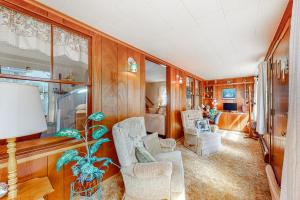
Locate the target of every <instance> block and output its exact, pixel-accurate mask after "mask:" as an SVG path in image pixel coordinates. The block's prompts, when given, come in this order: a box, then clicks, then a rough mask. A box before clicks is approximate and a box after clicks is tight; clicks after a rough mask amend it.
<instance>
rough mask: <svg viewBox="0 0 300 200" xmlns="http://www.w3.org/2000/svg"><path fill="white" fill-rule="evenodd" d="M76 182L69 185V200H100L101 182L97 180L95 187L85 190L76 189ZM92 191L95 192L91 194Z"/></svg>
mask: <svg viewBox="0 0 300 200" xmlns="http://www.w3.org/2000/svg"><path fill="white" fill-rule="evenodd" d="M76 183H77V182H72V183H71V194H70V200H101V199H102V198H101V197H102V193H101V192H102V191H101V185H100V183H101V181H100V180H98V181H97V184H96V185H95V186H92V187H90V188H87V189H78V188H76ZM93 191H95V192H94V193H93Z"/></svg>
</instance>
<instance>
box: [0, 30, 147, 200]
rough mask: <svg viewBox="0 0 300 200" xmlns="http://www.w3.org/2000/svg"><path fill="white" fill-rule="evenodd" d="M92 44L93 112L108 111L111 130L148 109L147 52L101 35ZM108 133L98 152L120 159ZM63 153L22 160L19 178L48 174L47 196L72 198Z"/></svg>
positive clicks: (2, 174)
mask: <svg viewBox="0 0 300 200" xmlns="http://www.w3.org/2000/svg"><path fill="white" fill-rule="evenodd" d="M92 45H93V48H92V49H93V50H92V52H93V55H92V63H93V68H92V74H93V81H92V87H93V100H92V102H93V112H97V111H102V112H103V113H104V114H105V115H106V119H105V120H103V121H102V122H101V124H104V125H106V126H107V127H108V129H109V130H111V129H112V126H113V125H114V124H115V123H117V122H119V121H121V120H123V119H125V118H128V117H135V116H143V115H144V111H145V108H144V106H145V103H144V99H145V69H144V67H145V64H144V63H145V56H144V55H142V54H141V53H139V52H137V51H135V50H133V49H131V48H128V47H126V46H124V45H122V44H119V43H117V42H115V41H113V40H110V39H109V38H105V37H102V36H101V35H96V36H95V37H93V41H92ZM129 56H131V57H133V58H134V59H135V60H136V62H137V64H138V71H137V72H136V73H131V72H128V61H127V59H128V57H129ZM106 137H109V138H110V139H111V142H110V143H105V144H103V145H102V147H101V149H100V150H99V151H98V152H97V155H98V156H104V157H110V158H112V159H113V161H114V162H115V163H118V158H117V155H116V150H115V147H114V144H113V138H112V134H111V132H109V133H108V134H107V135H106ZM83 150H84V149H83ZM60 155H61V153H60V154H55V155H52V156H47V157H44V158H40V159H37V160H33V161H29V162H26V163H22V164H19V165H18V178H19V182H23V181H27V180H29V179H31V178H36V177H43V176H48V177H49V179H50V182H51V184H52V185H53V187H54V189H55V192H54V193H53V194H50V195H49V196H48V200H51V199H53V200H57V199H69V195H70V183H71V182H72V181H73V180H74V177H73V175H72V173H71V169H70V165H67V166H66V167H64V168H63V169H62V170H61V172H59V173H57V172H56V170H55V163H56V160H57V158H58V157H59V156H60ZM118 171H119V169H118V168H117V167H115V166H110V168H109V170H108V171H107V173H106V174H105V178H108V177H110V176H112V175H114V174H116V173H117V172H118ZM6 180H7V171H6V169H5V168H3V169H1V170H0V181H6Z"/></svg>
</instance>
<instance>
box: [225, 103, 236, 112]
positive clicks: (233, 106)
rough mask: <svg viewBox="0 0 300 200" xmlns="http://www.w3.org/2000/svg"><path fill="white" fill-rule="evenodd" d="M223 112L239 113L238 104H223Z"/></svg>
mask: <svg viewBox="0 0 300 200" xmlns="http://www.w3.org/2000/svg"><path fill="white" fill-rule="evenodd" d="M223 110H226V111H237V103H223Z"/></svg>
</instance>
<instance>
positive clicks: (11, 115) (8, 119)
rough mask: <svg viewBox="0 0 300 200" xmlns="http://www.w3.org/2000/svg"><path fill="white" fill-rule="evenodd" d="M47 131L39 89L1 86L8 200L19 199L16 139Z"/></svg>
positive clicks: (0, 117) (0, 122)
mask: <svg viewBox="0 0 300 200" xmlns="http://www.w3.org/2000/svg"><path fill="white" fill-rule="evenodd" d="M45 130H47V124H46V120H45V115H44V112H43V108H42V102H41V98H40V94H39V91H38V88H37V87H34V86H30V85H22V84H16V83H0V139H6V140H7V153H8V168H7V171H8V199H9V200H12V199H17V181H18V179H17V160H16V143H15V141H16V138H17V137H21V136H26V135H32V134H35V133H40V132H43V131H45Z"/></svg>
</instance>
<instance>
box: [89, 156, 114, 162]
mask: <svg viewBox="0 0 300 200" xmlns="http://www.w3.org/2000/svg"><path fill="white" fill-rule="evenodd" d="M108 160H110V161H111V162H112V160H111V159H110V158H107V157H103V158H98V157H96V156H94V157H92V158H91V162H92V163H95V162H102V161H105V162H106V161H108Z"/></svg>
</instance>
